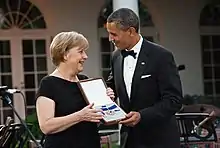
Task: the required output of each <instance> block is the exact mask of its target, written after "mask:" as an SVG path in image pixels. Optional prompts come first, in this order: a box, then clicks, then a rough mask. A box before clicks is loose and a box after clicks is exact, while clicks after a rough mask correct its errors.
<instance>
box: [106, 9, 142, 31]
mask: <svg viewBox="0 0 220 148" xmlns="http://www.w3.org/2000/svg"><path fill="white" fill-rule="evenodd" d="M107 22H108V23H112V22H115V23H116V24H118V25H119V27H120V29H122V30H127V29H128V28H130V27H134V28H135V30H136V32H138V30H139V24H140V22H139V17H138V16H137V15H136V13H135V12H134V11H132V10H131V9H128V8H120V9H118V10H116V11H114V12H113V13H112V14H110V15H109V17H108V19H107Z"/></svg>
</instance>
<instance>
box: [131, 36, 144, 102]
mask: <svg viewBox="0 0 220 148" xmlns="http://www.w3.org/2000/svg"><path fill="white" fill-rule="evenodd" d="M147 64H148V43H147V41H146V40H143V44H142V46H141V50H140V53H139V56H138V59H137V64H136V67H135V71H134V75H133V79H132V85H131V98H130V99H131V100H132V98H133V97H134V95H135V93H136V90H137V89H138V84H139V82H140V80H141V75H142V73H143V71H144V69H146V68H147Z"/></svg>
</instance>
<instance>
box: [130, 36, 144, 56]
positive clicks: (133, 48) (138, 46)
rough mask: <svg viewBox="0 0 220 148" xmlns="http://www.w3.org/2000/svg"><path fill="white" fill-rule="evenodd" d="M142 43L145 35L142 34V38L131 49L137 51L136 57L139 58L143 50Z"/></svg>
mask: <svg viewBox="0 0 220 148" xmlns="http://www.w3.org/2000/svg"><path fill="white" fill-rule="evenodd" d="M142 43H143V37H142V36H141V35H140V39H139V41H138V42H137V44H135V45H134V47H132V48H131V50H134V52H135V53H137V54H136V58H138V55H139V53H140V50H141V46H142Z"/></svg>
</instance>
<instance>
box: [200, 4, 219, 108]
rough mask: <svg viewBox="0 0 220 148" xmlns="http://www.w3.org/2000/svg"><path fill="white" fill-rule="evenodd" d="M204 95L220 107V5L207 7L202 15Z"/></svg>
mask: <svg viewBox="0 0 220 148" xmlns="http://www.w3.org/2000/svg"><path fill="white" fill-rule="evenodd" d="M199 23H200V34H201V47H202V52H201V53H202V68H203V80H204V94H205V95H206V96H207V97H208V98H210V99H209V100H210V102H212V103H214V104H216V105H220V104H219V103H220V3H219V4H216V3H215V4H213V3H211V4H208V5H206V6H205V7H204V8H203V9H202V11H201V14H200V22H199Z"/></svg>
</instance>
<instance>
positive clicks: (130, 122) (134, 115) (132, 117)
mask: <svg viewBox="0 0 220 148" xmlns="http://www.w3.org/2000/svg"><path fill="white" fill-rule="evenodd" d="M140 120H141V115H140V113H139V112H134V111H132V112H130V113H128V114H127V115H126V118H125V119H123V120H121V121H120V122H119V123H120V124H124V125H126V126H131V127H134V126H135V125H136V124H138V123H139V122H140Z"/></svg>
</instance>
